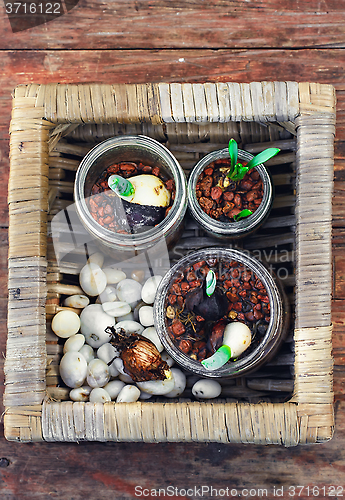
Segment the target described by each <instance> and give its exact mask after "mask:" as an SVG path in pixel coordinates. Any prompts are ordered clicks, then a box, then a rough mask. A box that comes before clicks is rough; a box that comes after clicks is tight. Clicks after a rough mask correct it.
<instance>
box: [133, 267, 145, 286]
mask: <svg viewBox="0 0 345 500" xmlns="http://www.w3.org/2000/svg"><path fill="white" fill-rule="evenodd" d="M131 278H132V280H135V281H138V283H142V282H143V281H144V279H145V271H144V270H143V269H134V271H132V272H131Z"/></svg>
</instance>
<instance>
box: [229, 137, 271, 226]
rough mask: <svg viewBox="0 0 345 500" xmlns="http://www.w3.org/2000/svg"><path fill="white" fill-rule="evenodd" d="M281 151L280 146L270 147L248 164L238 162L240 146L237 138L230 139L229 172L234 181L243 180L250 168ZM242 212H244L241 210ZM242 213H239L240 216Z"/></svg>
mask: <svg viewBox="0 0 345 500" xmlns="http://www.w3.org/2000/svg"><path fill="white" fill-rule="evenodd" d="M279 151H280V149H279V148H268V149H265V150H264V151H262V152H261V153H259V154H258V155H256V156H254V158H252V159H251V160H250V161H249V162H248V163H247V164H246V165H242V163H238V162H237V160H238V147H237V142H236V141H235V139H230V141H229V154H230V160H231V168H230V172H229V173H228V174H227V177H229V178H230V179H231V180H232V181H241V180H242V179H243V177H244V176H245V175H246V173H247V172H249V170H251V169H252V168H254V167H256V166H257V165H260V164H261V163H264V162H265V161H267V160H269V159H271V158H273V156H275V155H276V154H278V153H279ZM240 213H242V212H240ZM239 215H240V214H238V216H239Z"/></svg>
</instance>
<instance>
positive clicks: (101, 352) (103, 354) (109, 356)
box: [97, 342, 120, 364]
mask: <svg viewBox="0 0 345 500" xmlns="http://www.w3.org/2000/svg"><path fill="white" fill-rule="evenodd" d="M119 356H120V353H119V351H118V350H117V349H116V347H114V346H113V345H111V344H109V342H106V343H105V344H103V345H101V347H99V348H98V349H97V358H99V359H101V360H102V361H104V363H107V364H108V363H109V361H112V360H113V359H114V358H117V357H119Z"/></svg>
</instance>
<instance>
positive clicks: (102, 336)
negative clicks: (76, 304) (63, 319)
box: [80, 304, 115, 348]
mask: <svg viewBox="0 0 345 500" xmlns="http://www.w3.org/2000/svg"><path fill="white" fill-rule="evenodd" d="M80 323H81V326H80V331H81V333H82V334H83V335H85V339H86V342H87V343H88V344H89V345H90V346H91V347H94V348H98V347H101V345H103V344H105V343H106V342H109V340H110V339H111V335H110V334H109V333H106V332H105V329H106V328H107V327H108V326H114V325H115V318H114V317H113V316H109V314H107V313H105V312H104V311H103V309H102V306H101V304H90V305H88V306H86V307H85V308H84V309H83V310H82V312H81V314H80Z"/></svg>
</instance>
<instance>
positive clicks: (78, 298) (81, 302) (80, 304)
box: [63, 295, 90, 309]
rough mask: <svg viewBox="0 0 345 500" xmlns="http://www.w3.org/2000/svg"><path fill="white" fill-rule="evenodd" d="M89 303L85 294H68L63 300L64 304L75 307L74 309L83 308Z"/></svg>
mask: <svg viewBox="0 0 345 500" xmlns="http://www.w3.org/2000/svg"><path fill="white" fill-rule="evenodd" d="M89 303H90V300H89V297H86V295H70V297H67V298H66V299H65V300H64V303H63V304H64V306H67V307H75V308H76V309H84V307H86V306H88V305H89Z"/></svg>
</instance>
